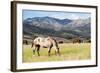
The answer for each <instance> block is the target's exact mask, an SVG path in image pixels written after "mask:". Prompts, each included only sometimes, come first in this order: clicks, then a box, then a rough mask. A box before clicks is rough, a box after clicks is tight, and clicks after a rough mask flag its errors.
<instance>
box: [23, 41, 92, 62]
mask: <svg viewBox="0 0 100 73" xmlns="http://www.w3.org/2000/svg"><path fill="white" fill-rule="evenodd" d="M90 46H91V45H90V43H81V44H78V43H76V44H72V43H63V44H59V47H60V52H61V56H57V55H55V51H54V49H53V48H52V50H51V56H48V49H47V48H41V49H40V56H37V52H36V53H35V55H33V53H32V48H31V45H23V55H22V56H23V62H26V63H29V62H45V61H63V60H85V59H90V58H91V49H90Z"/></svg>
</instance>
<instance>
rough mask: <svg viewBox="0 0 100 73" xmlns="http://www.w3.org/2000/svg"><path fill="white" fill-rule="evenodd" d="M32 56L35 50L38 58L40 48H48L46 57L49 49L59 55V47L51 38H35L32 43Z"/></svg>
mask: <svg viewBox="0 0 100 73" xmlns="http://www.w3.org/2000/svg"><path fill="white" fill-rule="evenodd" d="M33 45H34V48H33V54H35V50H37V54H38V56H40V53H39V50H40V48H48V55H49V56H50V52H51V48H52V47H54V49H55V53H56V54H58V55H60V52H59V47H58V43H57V41H56V40H55V39H54V38H52V37H46V38H45V37H37V38H35V39H34V40H33V41H32V46H31V47H33Z"/></svg>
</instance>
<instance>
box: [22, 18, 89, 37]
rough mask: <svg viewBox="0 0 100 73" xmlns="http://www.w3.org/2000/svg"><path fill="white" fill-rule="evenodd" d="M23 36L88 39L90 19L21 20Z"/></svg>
mask: <svg viewBox="0 0 100 73" xmlns="http://www.w3.org/2000/svg"><path fill="white" fill-rule="evenodd" d="M23 33H24V34H25V35H31V36H32V35H35V36H38V35H42V36H55V37H62V38H73V37H83V38H88V37H90V33H91V18H87V19H74V20H71V19H58V18H53V17H34V18H27V19H25V20H23Z"/></svg>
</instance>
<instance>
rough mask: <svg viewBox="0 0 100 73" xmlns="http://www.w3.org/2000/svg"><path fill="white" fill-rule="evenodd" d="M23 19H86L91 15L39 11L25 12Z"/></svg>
mask: <svg viewBox="0 0 100 73" xmlns="http://www.w3.org/2000/svg"><path fill="white" fill-rule="evenodd" d="M22 14H23V19H27V18H34V17H46V16H48V17H53V18H58V19H86V18H89V17H91V13H83V12H63V11H39V10H23V13H22Z"/></svg>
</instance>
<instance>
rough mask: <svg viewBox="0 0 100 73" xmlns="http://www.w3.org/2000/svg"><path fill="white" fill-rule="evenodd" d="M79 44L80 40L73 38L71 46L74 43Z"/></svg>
mask: <svg viewBox="0 0 100 73" xmlns="http://www.w3.org/2000/svg"><path fill="white" fill-rule="evenodd" d="M81 42H82V40H81V39H80V38H74V39H73V44H74V43H81Z"/></svg>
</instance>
